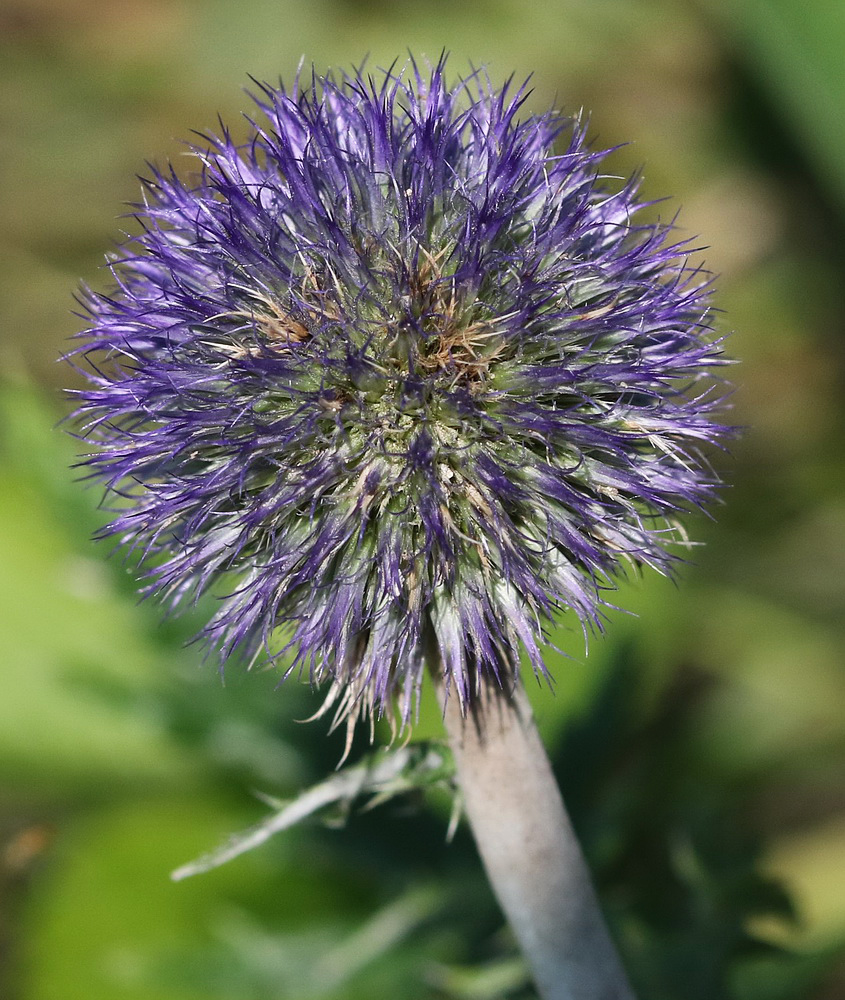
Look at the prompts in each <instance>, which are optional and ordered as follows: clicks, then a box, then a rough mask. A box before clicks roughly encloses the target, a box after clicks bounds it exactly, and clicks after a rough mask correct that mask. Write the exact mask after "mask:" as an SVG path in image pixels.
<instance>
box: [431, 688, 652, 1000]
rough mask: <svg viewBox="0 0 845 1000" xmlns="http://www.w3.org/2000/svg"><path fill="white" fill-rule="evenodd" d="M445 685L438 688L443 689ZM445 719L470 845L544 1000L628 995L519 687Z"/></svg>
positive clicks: (627, 999) (618, 999) (629, 998)
mask: <svg viewBox="0 0 845 1000" xmlns="http://www.w3.org/2000/svg"><path fill="white" fill-rule="evenodd" d="M441 692H442V688H441ZM444 721H445V725H446V730H447V732H448V734H449V740H450V742H451V744H452V750H453V752H454V755H455V762H456V766H457V775H458V781H459V783H460V787H461V790H462V792H463V796H464V802H465V808H466V814H467V817H468V818H469V822H470V826H471V827H472V832H473V834H474V835H475V840H476V844H477V845H478V850H479V853H480V855H481V859H482V861H483V862H484V867H485V869H486V871H487V876H488V878H489V879H490V883H491V885H492V887H493V891H494V892H495V894H496V898H497V899H498V901H499V904H500V906H501V907H502V910H503V911H504V913H505V916H506V917H507V919H508V921H509V923H510V925H511V927H512V929H513V932H514V934H515V935H516V938H517V940H518V942H519V944H520V946H521V948H522V950H523V953H524V955H525V957H526V959H527V961H528V965H529V967H530V969H531V972H532V974H533V976H534V980H535V982H536V985H537V989H538V991H539V994H540V997H541V998H542V1000H633V996H634V995H633V992H632V991H631V987H630V986H629V984H628V980H627V978H626V975H625V972H624V970H623V968H622V965H621V963H620V961H619V957H618V955H617V953H616V949H615V947H614V945H613V942H612V941H611V939H610V935H609V934H608V931H607V928H606V926H605V923H604V919H603V917H602V914H601V910H600V909H599V904H598V900H597V898H596V894H595V891H594V889H593V886H592V884H591V882H590V876H589V872H588V870H587V866H586V864H585V862H584V857H583V855H582V853H581V848H580V847H579V845H578V841H577V839H576V837H575V832H574V830H573V829H572V824H571V822H570V820H569V817H568V815H567V813H566V809H565V808H564V804H563V799H562V798H561V794H560V790H559V789H558V786H557V782H556V781H555V778H554V774H553V773H552V769H551V765H550V763H549V758H548V756H547V754H546V751H545V747H544V746H543V743H542V741H541V739H540V735H539V733H538V732H537V726H536V724H535V722H534V717H533V714H532V712H531V707H530V705H529V703H528V698H527V696H526V695H525V692H524V691H523V689H522V687H521V685H517V688H516V690H515V691H514V692H513V693H512V694H505V693H503V692H501V691H498V690H495V691H494V690H492V688H491V689H488V691H487V692H486V693H485V695H484V697H483V698H482V699H480V700H479V701H477V702H476V703H475V704H474V705H473V706H472V707H471V708H470V710H469V712H468V713H467V716H466V717H464V716H463V715H462V714H461V709H460V705H459V703H458V699H457V697H456V696H455V695H454V693H453V694H452V696H451V697H449V698H448V699H446V704H445V710H444Z"/></svg>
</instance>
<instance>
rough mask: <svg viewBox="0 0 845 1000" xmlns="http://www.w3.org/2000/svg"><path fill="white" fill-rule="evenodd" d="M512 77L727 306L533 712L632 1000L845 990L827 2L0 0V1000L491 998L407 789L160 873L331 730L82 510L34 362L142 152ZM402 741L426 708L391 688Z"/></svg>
mask: <svg viewBox="0 0 845 1000" xmlns="http://www.w3.org/2000/svg"><path fill="white" fill-rule="evenodd" d="M442 48H446V49H448V50H450V52H451V53H452V55H451V60H450V66H451V70H452V72H453V73H455V74H457V73H459V72H463V71H465V70H466V69H467V68H468V65H469V62H470V61H472V62H473V63H475V64H479V63H487V64H488V65H489V68H490V72H491V75H492V76H493V78H494V79H503V78H504V77H505V76H507V75H508V74H510V73H511V72H515V74H516V76H517V77H518V78H522V77H525V76H527V75H528V74H529V73H532V72H533V73H534V74H535V75H534V87H535V90H534V94H533V96H532V98H531V102H530V103H531V106H532V107H533V108H535V109H537V110H541V109H545V108H546V107H547V106H548V105H549V104H551V103H556V104H558V106H561V107H563V108H565V109H567V110H573V111H574V110H577V109H579V108H581V107H583V108H585V109H587V110H588V111H589V112H590V113H591V122H592V133H593V136H594V137H595V139H596V141H597V143H598V144H599V145H611V144H615V143H619V142H625V141H628V140H633V142H632V144H631V145H626V146H624V147H623V148H622V149H620V150H619V152H618V153H616V154H615V157H614V161H613V166H614V169H615V170H616V171H617V172H619V173H620V174H626V173H629V172H630V171H632V170H634V169H636V168H638V167H640V166H641V165H644V167H645V191H646V194H648V195H650V196H655V197H658V196H662V195H665V194H672V195H673V198H674V200H673V201H672V202H671V203H670V204H669V206H668V207H666V208H665V209H664V210H663V211H664V212H665V214H670V213H673V212H674V211H675V209H676V208H677V207H680V210H681V225H682V226H683V228H684V231H686V232H688V233H689V234H691V235H692V234H699V235H700V236H701V240H702V244H706V245H707V246H708V249H707V250H706V251H705V253H704V257H705V260H706V263H707V264H708V266H709V267H710V268H711V269H713V270H714V271H716V272H719V273H720V274H721V279H720V281H719V285H718V289H719V294H718V304H719V305H720V307H722V308H723V309H724V310H725V314H726V315H725V317H724V320H723V322H724V328H725V329H726V330H727V329H733V330H735V331H736V332H735V334H734V336H733V337H732V340H731V345H730V351H731V353H732V354H733V355H734V356H735V357H738V358H740V359H741V361H742V364H741V366H738V367H737V368H736V369H734V372H733V376H734V379H735V384H736V392H735V395H734V397H733V400H734V417H733V419H734V420H735V422H737V423H739V424H742V425H745V426H746V427H747V430H746V431H745V433H744V435H743V436H742V438H741V439H740V440H739V441H738V442H737V444H736V445H735V447H734V448H733V453H732V454H731V455H728V456H723V457H721V458H720V459H719V462H720V465H721V468H722V471H723V475H724V477H725V479H726V480H727V481H728V482H729V483H730V484H731V486H730V487H729V488H728V489H726V490H725V491H724V504H723V506H722V507H720V508H719V509H718V510H717V511H715V514H716V517H715V519H714V520H712V521H711V520H708V519H704V518H699V519H691V521H690V524H689V529H690V533H691V535H692V536H693V537H695V538H696V539H703V540H704V541H706V546H705V547H703V548H702V549H700V550H697V552H696V555H695V564H694V565H692V566H690V567H688V568H687V569H686V570H685V571H684V572H683V574H682V579H681V582H680V586H675V585H673V584H671V583H667V582H666V581H663V580H661V579H659V578H657V577H656V576H654V575H647V576H645V577H644V579H642V580H641V581H634V582H633V583H632V584H630V585H628V584H626V585H625V586H624V587H623V588H622V591H623V592H622V593H621V594H620V597H619V603H620V604H621V605H622V606H623V607H626V608H629V609H632V610H633V611H635V612H636V615H637V616H636V617H632V616H628V615H617V616H615V617H614V620H613V621H612V623H611V626H610V628H609V631H608V634H607V636H606V637H604V638H600V639H597V640H595V641H594V642H593V643H592V645H591V649H590V654H589V656H588V657H585V656H584V651H583V648H582V641H581V638H580V630H579V629H578V628H577V627H574V626H573V625H572V623H569V622H565V621H564V622H562V623H561V631H560V635H559V637H558V639H559V642H560V644H561V645H562V647H563V648H564V649H566V650H568V651H569V653H570V655H571V658H570V659H565V658H563V657H561V656H557V655H552V656H551V658H550V663H551V666H552V669H553V672H554V674H555V676H556V678H557V681H558V685H557V692H556V694H555V695H554V696H552V695H550V694H549V693H548V692H545V691H541V690H540V689H539V688H538V689H536V691H535V690H534V688H533V687H532V692H533V693H534V694H535V695H536V697H535V699H534V700H535V705H536V709H537V713H538V716H539V718H540V721H541V725H542V727H543V730H544V733H545V735H546V737H547V739H548V743H549V746H550V749H551V751H552V753H553V755H554V758H555V763H556V766H557V768H558V772H559V775H560V779H561V782H562V784H563V786H564V789H565V794H566V796H567V800H568V801H569V803H570V805H571V808H572V810H573V813H574V815H575V818H576V822H577V825H578V828H579V831H580V832H581V835H582V838H583V840H584V843H585V845H586V848H587V851H588V854H589V856H590V860H591V862H592V864H593V867H594V870H595V871H596V873H597V878H598V881H599V883H600V887H601V892H602V899H603V902H604V905H605V906H606V909H607V911H608V914H609V916H610V918H611V921H612V923H613V927H614V931H615V933H616V935H617V938H618V940H619V942H620V947H621V948H622V950H623V954H624V956H625V960H626V963H627V964H628V966H629V967H630V969H631V973H632V976H633V978H634V980H635V982H636V984H637V986H638V989H639V991H640V992H639V995H640V996H641V997H642V998H643V1000H721V998H725V1000H727V998H737V1000H798V998H802V1000H804V998H806V1000H809V998H813V1000H837V998H839V1000H841V998H842V997H845V968H843V963H842V954H843V944H845V781H843V777H845V713H843V704H845V697H843V696H845V670H843V652H845V461H843V459H844V458H845V436H844V435H843V431H845V406H844V405H843V400H844V399H845V392H843V390H845V294H843V288H845V269H843V265H844V264H845V252H844V251H843V235H845V117H844V116H843V113H842V108H843V107H845V59H843V58H842V53H843V51H845V4H843V3H842V0H698V2H695V0H640V2H634V0H533V2H531V3H527V2H519V0H484V2H478V3H465V4H458V3H454V2H446V0H415V2H413V3H410V2H404V0H396V2H390V0H308V2H300V3H293V2H290V0H242V2H239V3H236V2H233V0H123V2H121V3H104V2H95V0H0V322H1V323H2V340H0V669H1V670H2V681H0V996H2V997H4V998H9V1000H77V998H80V1000H81V998H85V1000H196V998H200V997H202V998H206V1000H308V998H324V1000H340V998H350V1000H351V998H360V1000H380V998H382V997H384V998H387V997H391V998H393V997H401V998H403V1000H405V998H407V1000H415V998H420V1000H423V998H426V1000H449V998H451V1000H461V998H462V1000H494V998H504V997H507V998H515V1000H516V998H519V1000H525V998H528V997H531V996H532V994H531V991H530V989H529V987H528V985H527V980H526V978H525V974H524V970H523V969H522V966H521V963H520V961H519V958H518V955H517V953H516V950H515V947H514V945H513V942H512V941H511V939H510V938H509V936H508V934H507V933H506V932H505V931H504V930H503V928H502V922H501V918H500V916H499V915H498V912H497V910H496V907H495V905H494V903H493V901H492V898H491V896H490V893H489V890H488V889H487V888H486V886H485V884H484V882H483V879H482V877H481V873H480V871H479V866H478V863H477V861H476V859H475V856H474V853H473V848H472V844H471V842H470V840H469V836H468V834H467V833H466V831H465V830H462V831H460V832H459V834H458V836H457V837H456V840H455V842H454V843H453V844H452V845H451V846H446V845H445V843H444V835H445V829H446V822H447V813H446V805H447V804H446V803H445V801H443V800H442V798H438V797H437V796H434V797H431V798H430V799H429V800H428V801H425V802H423V801H420V802H416V801H409V802H406V803H402V804H401V805H400V806H388V807H385V808H382V809H380V810H375V811H373V812H370V813H365V814H360V815H359V814H353V815H352V816H351V817H349V819H348V823H347V825H346V828H345V829H343V830H338V829H334V828H332V827H331V826H326V825H317V824H313V825H310V826H307V827H303V828H301V829H299V830H297V831H294V832H292V833H290V834H287V835H284V836H282V837H280V838H277V839H276V841H275V842H273V843H271V844H269V845H268V846H267V847H265V848H263V849H262V850H260V851H257V852H254V853H253V854H252V855H250V856H247V857H244V858H241V859H239V860H237V861H235V862H233V863H231V864H230V865H228V866H226V867H224V868H222V869H219V870H217V871H215V872H212V873H211V874H208V875H206V876H203V877H200V878H196V879H193V880H189V881H187V882H185V883H180V884H176V885H175V884H172V883H171V882H170V881H169V879H168V873H169V872H170V870H171V869H172V868H174V867H175V866H176V865H178V864H180V863H182V862H185V861H188V860H190V859H191V858H193V857H195V856H196V855H198V854H201V853H203V852H204V851H205V850H207V849H208V848H210V847H213V846H214V845H215V844H217V843H218V842H219V841H220V839H221V838H224V837H225V836H226V834H227V833H228V832H230V831H232V830H237V829H239V828H241V827H243V826H245V825H248V824H250V823H253V822H256V821H258V820H259V819H261V818H262V817H263V816H264V815H265V814H266V807H265V806H264V805H262V804H261V802H259V801H258V799H257V798H256V797H255V795H254V792H255V791H256V790H258V791H260V792H263V793H267V794H271V795H282V796H284V795H290V794H294V793H295V792H296V791H297V790H298V789H300V788H302V787H304V786H305V785H307V784H309V783H311V782H314V781H316V780H319V779H320V778H321V777H323V776H324V775H325V774H326V773H327V772H329V771H330V770H331V768H332V767H333V766H334V764H335V763H336V761H337V759H338V757H339V754H340V744H339V741H338V739H337V738H336V737H332V738H329V739H327V738H326V736H325V731H324V730H325V727H324V726H323V725H322V724H321V723H319V722H317V723H311V724H310V725H307V726H302V725H298V724H297V723H296V722H294V721H293V720H295V719H302V718H304V717H306V716H308V715H310V714H312V712H313V711H314V710H315V709H316V707H317V705H318V704H319V701H318V696H316V695H314V694H312V693H311V692H310V691H309V690H308V689H307V688H305V687H303V686H301V685H298V684H296V683H295V682H292V683H288V684H286V685H285V686H284V687H283V688H282V689H280V690H276V689H275V678H274V677H273V676H272V675H269V674H267V673H261V672H258V673H254V674H251V675H248V676H238V674H237V672H236V671H231V672H230V675H229V676H228V677H227V682H226V685H225V686H223V685H222V684H221V682H220V679H219V677H218V675H217V674H216V672H215V671H214V669H213V668H212V667H211V666H208V665H203V664H202V660H201V655H200V653H199V652H198V651H197V650H196V648H195V647H193V646H185V640H186V639H187V638H188V637H190V635H191V634H192V632H193V630H194V629H195V627H196V626H197V624H198V622H199V621H200V620H201V618H202V613H203V612H202V609H200V610H199V611H198V612H197V617H196V619H195V620H193V621H186V620H180V621H174V622H166V623H162V622H161V618H160V614H159V612H158V610H157V609H156V608H154V607H152V606H149V605H145V604H141V605H139V604H138V603H137V599H136V596H135V591H134V587H133V583H132V580H131V576H130V574H129V572H128V570H127V568H126V567H125V566H124V565H123V563H122V562H121V560H120V558H119V557H118V558H112V559H107V558H106V556H107V554H108V553H107V551H106V549H104V547H103V546H98V545H96V544H94V543H92V542H91V540H90V536H91V533H92V531H94V530H95V529H96V526H97V524H98V523H99V522H100V519H101V517H102V515H101V514H99V513H98V512H97V510H96V506H97V501H98V496H97V494H96V490H93V489H89V490H87V491H86V490H83V489H82V488H80V486H79V484H78V483H75V482H74V478H75V475H76V474H75V473H74V472H72V471H70V470H69V469H68V466H69V464H70V463H71V462H72V460H73V455H74V444H73V442H72V441H71V440H70V439H69V438H68V437H67V436H66V435H63V434H61V433H60V432H57V431H56V430H55V424H56V422H57V421H58V419H59V418H60V417H61V415H62V414H63V413H64V412H65V411H66V407H67V404H66V401H65V400H64V399H63V397H62V393H61V387H62V386H63V385H66V384H72V383H73V381H74V380H73V377H72V375H71V373H69V371H68V370H67V368H66V366H63V365H61V364H57V363H56V361H55V359H56V357H57V356H58V355H59V354H60V353H62V351H64V350H65V349H66V348H67V338H68V337H69V336H70V335H71V334H72V333H73V332H74V331H75V330H76V329H78V328H79V325H80V322H79V321H78V320H77V319H76V318H74V316H73V315H72V314H71V310H72V308H73V302H72V294H73V291H74V289H75V287H76V284H77V281H78V279H79V278H80V277H81V278H84V279H85V280H86V281H88V282H90V283H91V284H93V285H94V286H95V287H97V288H105V287H106V286H107V284H108V279H107V275H106V274H105V273H104V271H103V269H102V261H103V256H104V253H105V252H106V251H107V250H109V249H110V247H111V246H112V244H113V242H114V241H115V240H116V239H118V238H119V232H120V228H121V226H123V225H126V226H131V222H122V221H118V220H117V219H116V216H118V215H119V214H120V213H121V212H122V211H123V210H124V208H123V206H124V205H125V203H127V202H131V201H133V200H135V199H136V198H137V196H138V184H137V181H136V179H135V174H136V173H138V172H143V170H144V160H145V159H146V158H154V159H156V160H157V161H158V162H162V161H164V160H165V159H166V158H168V157H171V158H174V159H176V160H177V161H178V158H179V157H180V156H181V155H182V152H183V146H182V145H181V141H182V140H184V139H186V138H189V137H190V129H192V128H196V129H200V130H202V129H206V130H207V129H214V128H215V126H216V115H217V113H218V112H220V113H221V114H222V116H223V117H224V119H226V120H228V121H235V120H237V118H238V116H239V115H240V113H241V112H242V111H244V110H246V109H248V107H249V103H248V100H247V98H246V97H245V96H244V94H243V92H242V88H243V87H244V86H245V85H248V76H247V75H248V74H252V75H253V76H256V77H258V78H259V79H270V80H275V79H277V78H278V77H279V75H281V76H283V77H284V78H285V79H286V80H290V79H291V78H292V76H293V74H294V72H295V69H296V66H297V63H298V61H299V59H300V57H302V56H304V57H305V58H306V60H308V61H312V60H313V61H314V62H315V63H316V65H317V67H318V68H320V69H324V68H327V67H329V66H331V65H337V64H341V65H343V66H349V65H350V64H352V63H358V62H360V60H361V59H362V58H363V57H364V56H365V55H366V54H367V53H369V55H370V61H371V63H372V64H373V65H385V64H387V63H389V62H391V61H392V60H393V59H394V58H395V57H396V56H399V57H400V58H401V57H403V55H404V54H405V53H406V52H407V51H408V50H409V49H410V50H412V51H413V52H414V53H415V54H417V55H427V56H429V57H432V58H436V57H437V55H438V54H439V52H440V50H441V49H442ZM419 732H420V734H421V735H428V736H430V735H436V732H437V716H436V711H432V708H431V706H428V708H427V709H426V711H425V712H424V715H423V720H422V725H421V727H420V731H419Z"/></svg>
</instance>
